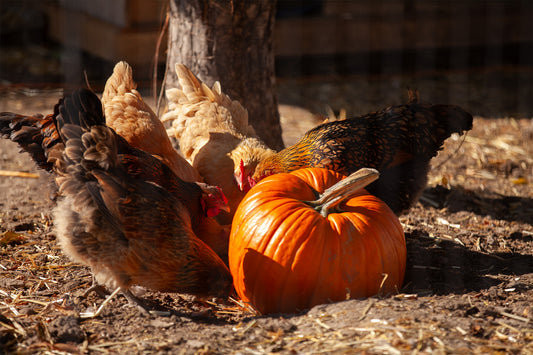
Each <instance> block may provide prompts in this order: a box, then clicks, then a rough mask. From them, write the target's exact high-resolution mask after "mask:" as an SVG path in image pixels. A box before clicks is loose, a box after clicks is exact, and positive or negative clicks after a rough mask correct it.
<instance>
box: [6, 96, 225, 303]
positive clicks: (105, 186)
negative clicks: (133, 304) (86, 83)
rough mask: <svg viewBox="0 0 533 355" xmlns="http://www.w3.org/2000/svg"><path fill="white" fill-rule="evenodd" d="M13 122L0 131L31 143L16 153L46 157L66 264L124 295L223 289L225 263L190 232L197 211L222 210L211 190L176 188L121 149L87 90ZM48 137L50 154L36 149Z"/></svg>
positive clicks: (154, 165) (162, 168)
mask: <svg viewBox="0 0 533 355" xmlns="http://www.w3.org/2000/svg"><path fill="white" fill-rule="evenodd" d="M9 117H11V118H13V117H14V118H17V119H16V120H11V122H10V121H9ZM20 117H21V116H13V114H9V113H2V114H0V123H1V124H0V132H1V133H2V135H3V136H8V137H11V138H13V137H24V134H23V132H33V134H32V135H31V136H32V137H34V138H33V140H34V143H31V144H26V145H25V146H24V145H21V147H22V148H23V149H26V150H28V151H30V154H31V155H32V157H34V159H35V157H40V158H41V157H42V156H44V157H46V161H47V162H46V163H43V164H41V165H42V166H43V167H45V169H48V170H49V171H50V172H51V173H52V174H53V176H54V178H55V180H56V182H57V185H58V187H59V198H58V204H57V207H56V208H55V211H54V214H55V226H56V229H57V235H58V239H59V243H60V245H61V247H62V249H63V251H64V252H65V253H66V254H67V255H68V256H69V257H70V258H71V259H73V260H74V261H77V262H80V263H83V264H85V265H88V266H90V267H91V269H92V271H93V274H94V276H95V278H96V280H97V281H98V282H99V283H101V284H105V285H107V286H112V287H115V286H117V287H120V288H122V289H123V290H126V291H127V290H128V289H129V288H130V287H131V286H132V285H140V286H143V287H147V288H150V289H154V290H159V291H167V292H185V293H191V294H196V295H227V294H228V293H229V291H230V288H231V275H230V274H229V271H228V269H227V267H226V266H225V264H224V263H223V262H222V260H221V259H220V258H219V257H218V256H217V255H216V253H215V252H213V250H211V248H209V247H208V246H207V245H206V244H205V243H204V242H202V241H201V240H200V239H199V238H198V236H197V235H195V231H194V224H195V223H198V221H199V220H200V221H201V220H202V219H203V218H206V214H209V213H206V212H205V211H212V212H213V213H216V211H214V210H213V209H218V208H220V207H223V206H220V196H223V195H220V192H219V190H218V189H217V188H216V187H212V186H207V185H206V184H203V183H190V182H185V181H183V180H181V179H179V178H178V177H176V176H175V175H174V174H173V173H172V171H171V170H170V169H169V168H168V167H167V166H166V165H165V164H163V163H162V162H161V161H160V160H158V159H156V158H154V157H153V156H152V155H151V154H148V153H146V152H143V151H142V150H139V149H136V148H134V147H131V146H130V145H129V144H128V143H127V142H126V141H125V140H124V139H123V138H122V137H120V136H119V135H117V134H116V133H115V132H114V131H113V130H112V129H110V128H108V127H107V126H106V125H105V119H104V116H103V113H102V106H101V102H100V100H99V99H98V97H96V95H94V94H93V93H92V92H90V91H88V90H78V91H76V92H74V93H73V94H72V95H70V96H67V97H66V98H65V99H64V100H62V101H60V103H59V104H58V106H56V109H55V112H54V115H52V116H48V117H50V119H49V120H45V121H44V122H43V121H38V120H36V118H35V117H33V118H32V119H29V118H28V119H27V120H26V121H27V123H29V122H33V123H35V122H39V124H34V125H33V126H32V125H31V124H28V125H26V126H24V125H21V123H22V120H21V119H20ZM50 122H52V123H50ZM38 126H40V127H41V129H40V131H39V132H40V134H41V135H42V137H39V133H38ZM17 127H18V130H14V129H15V128H17ZM26 127H27V129H26ZM43 127H47V129H46V130H43ZM52 127H55V128H53V129H52ZM10 130H11V132H10ZM54 131H55V133H53V134H51V136H52V137H53V140H54V141H55V144H54V145H53V147H56V148H55V149H49V148H48V147H47V146H46V145H41V148H40V149H38V148H36V146H37V145H38V143H37V142H39V141H41V142H44V141H46V140H47V137H44V134H43V133H44V132H54ZM25 141H26V142H29V141H30V138H29V137H26V139H25ZM19 144H20V143H19ZM30 146H32V148H28V147H30ZM61 146H63V148H60V147H61ZM25 147H26V148H25ZM32 152H33V153H32ZM38 164H39V163H38Z"/></svg>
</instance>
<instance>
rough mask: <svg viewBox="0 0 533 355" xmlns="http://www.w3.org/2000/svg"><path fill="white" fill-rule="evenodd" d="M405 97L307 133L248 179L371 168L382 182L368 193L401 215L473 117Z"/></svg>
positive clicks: (412, 96) (414, 96)
mask: <svg viewBox="0 0 533 355" xmlns="http://www.w3.org/2000/svg"><path fill="white" fill-rule="evenodd" d="M409 96H410V97H409V102H408V103H407V104H404V105H398V106H392V107H387V108H385V109H383V110H381V111H377V112H373V113H369V114H366V115H363V116H359V117H354V118H350V119H345V120H341V121H334V122H329V123H325V124H322V125H319V126H317V127H315V128H313V129H311V130H309V131H308V132H307V133H306V134H305V135H304V136H303V137H302V138H301V139H300V141H299V142H298V143H296V144H294V145H292V146H290V147H288V148H285V149H284V150H282V151H280V152H279V153H277V154H275V155H272V156H270V157H268V158H266V159H264V160H263V161H261V162H260V163H259V164H258V165H257V167H256V170H255V172H254V173H253V175H252V180H253V181H254V182H259V181H260V180H261V179H263V178H265V177H266V176H269V175H272V174H277V173H282V172H289V171H293V170H296V169H300V168H305V167H322V168H328V169H332V170H335V171H338V172H340V173H342V174H345V175H349V174H351V173H353V172H355V171H357V170H358V169H360V168H363V167H366V168H375V169H377V170H378V171H379V173H380V178H379V180H377V181H376V182H374V183H372V184H371V185H369V186H368V187H367V190H368V191H369V192H370V193H372V194H374V195H376V196H377V197H379V198H381V199H382V200H383V201H385V202H386V203H387V204H388V205H389V207H391V209H392V210H393V211H394V212H395V213H396V214H400V213H402V212H403V211H405V210H407V209H408V208H409V207H410V206H412V205H413V204H414V203H415V202H416V201H417V200H418V198H419V197H420V194H421V193H422V190H423V189H424V187H425V186H426V184H427V173H428V171H429V167H430V165H429V162H430V160H431V158H432V157H434V156H436V155H437V152H438V151H439V150H440V149H441V148H442V145H443V143H444V141H445V140H446V139H447V138H448V137H449V136H450V135H451V134H452V133H463V132H464V131H467V130H470V129H471V128H472V115H471V114H470V113H468V112H466V111H464V110H463V109H461V108H460V107H458V106H452V105H431V104H426V103H420V102H419V97H418V92H415V91H410V92H409ZM253 184H254V183H252V185H253Z"/></svg>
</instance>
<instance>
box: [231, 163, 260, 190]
mask: <svg viewBox="0 0 533 355" xmlns="http://www.w3.org/2000/svg"><path fill="white" fill-rule="evenodd" d="M253 172H254V171H253V168H252V167H250V166H245V165H244V161H243V160H242V159H241V162H240V164H239V169H238V170H235V173H234V178H235V182H236V183H237V185H238V186H239V190H241V191H242V192H248V191H250V189H251V188H252V187H254V186H255V184H256V182H255V180H254V179H252V176H251V175H252V174H253Z"/></svg>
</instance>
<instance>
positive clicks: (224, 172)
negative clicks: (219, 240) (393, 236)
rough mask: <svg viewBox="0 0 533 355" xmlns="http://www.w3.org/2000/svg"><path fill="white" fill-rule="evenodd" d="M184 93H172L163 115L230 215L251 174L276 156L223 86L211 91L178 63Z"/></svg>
mask: <svg viewBox="0 0 533 355" xmlns="http://www.w3.org/2000/svg"><path fill="white" fill-rule="evenodd" d="M176 73H177V75H178V79H179V83H180V85H181V89H178V88H175V89H170V90H167V92H166V94H167V99H168V102H169V104H168V105H169V110H168V112H167V113H166V114H165V115H164V116H163V117H162V120H163V121H171V122H172V126H171V128H170V129H169V130H168V134H169V135H170V136H174V137H176V138H177V139H178V140H179V144H180V150H181V152H182V154H183V156H184V157H185V158H186V159H187V160H188V161H189V162H191V164H192V165H193V167H194V168H196V169H197V170H198V172H199V173H200V175H202V177H203V178H204V180H205V182H206V183H209V184H212V185H216V186H220V187H221V188H222V190H223V191H224V193H225V194H226V196H227V198H228V201H229V206H230V209H231V211H232V212H231V213H230V214H229V215H226V216H224V217H225V218H224V220H223V223H225V224H230V223H231V217H232V216H233V212H234V211H235V209H236V207H237V206H238V204H239V202H240V201H241V200H242V198H243V197H244V194H245V191H246V190H247V185H248V183H249V179H248V178H249V177H250V174H251V172H253V171H254V170H255V166H256V165H257V163H259V161H261V160H263V159H265V158H266V157H268V156H270V155H272V154H274V153H275V152H274V151H273V150H271V149H269V148H268V147H267V146H266V145H265V144H264V143H263V142H262V141H261V140H260V139H259V138H258V137H257V135H256V134H255V131H254V129H253V127H252V126H251V125H250V124H249V123H248V112H247V111H246V109H245V108H244V107H242V105H241V104H240V103H239V102H238V101H234V100H231V98H230V97H228V96H227V95H225V94H224V93H223V92H222V88H221V86H220V83H219V82H215V84H214V85H213V87H211V88H209V87H208V86H207V85H206V84H204V83H202V82H201V81H200V80H199V79H198V78H197V77H196V76H195V75H194V74H193V73H192V72H191V71H190V70H189V69H188V68H187V67H186V66H185V65H182V64H177V65H176Z"/></svg>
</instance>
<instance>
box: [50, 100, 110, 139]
mask: <svg viewBox="0 0 533 355" xmlns="http://www.w3.org/2000/svg"><path fill="white" fill-rule="evenodd" d="M58 107H59V108H58V111H59V114H58V115H56V116H55V117H56V120H57V125H58V128H59V132H60V134H61V131H62V128H63V126H64V125H65V124H72V125H76V126H80V127H81V128H83V129H89V128H90V127H91V126H97V125H102V126H104V125H105V118H104V113H103V111H102V103H101V101H100V99H98V97H97V96H96V95H95V94H94V93H93V92H92V91H90V90H87V89H79V90H76V91H74V92H73V93H72V94H71V95H70V96H67V97H65V98H64V99H63V100H61V101H60V103H59V105H58Z"/></svg>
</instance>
